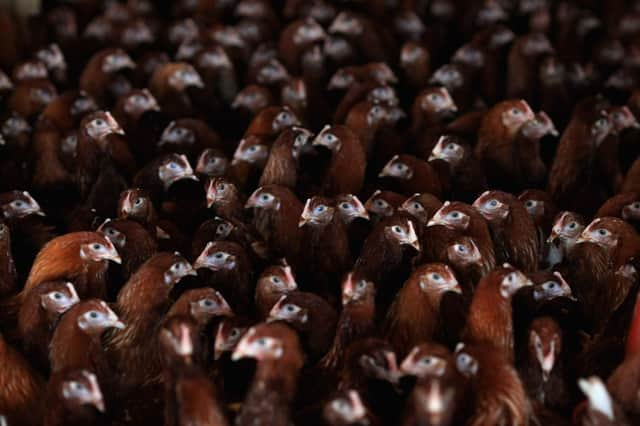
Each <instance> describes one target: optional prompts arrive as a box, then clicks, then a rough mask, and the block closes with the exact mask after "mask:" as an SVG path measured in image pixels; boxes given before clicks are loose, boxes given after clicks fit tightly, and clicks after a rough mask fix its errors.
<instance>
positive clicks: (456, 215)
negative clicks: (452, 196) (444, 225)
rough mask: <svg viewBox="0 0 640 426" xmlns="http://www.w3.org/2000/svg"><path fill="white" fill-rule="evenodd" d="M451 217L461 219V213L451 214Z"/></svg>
mask: <svg viewBox="0 0 640 426" xmlns="http://www.w3.org/2000/svg"><path fill="white" fill-rule="evenodd" d="M449 216H451V218H452V219H458V218H459V217H460V212H451V213H450V214H449Z"/></svg>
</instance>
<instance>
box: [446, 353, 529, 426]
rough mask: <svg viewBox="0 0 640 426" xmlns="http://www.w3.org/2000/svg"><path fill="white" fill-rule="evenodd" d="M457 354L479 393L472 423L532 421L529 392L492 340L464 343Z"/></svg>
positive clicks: (522, 424) (522, 425)
mask: <svg viewBox="0 0 640 426" xmlns="http://www.w3.org/2000/svg"><path fill="white" fill-rule="evenodd" d="M454 356H455V363H456V368H457V369H458V371H459V372H460V373H461V374H462V375H463V376H465V377H467V378H468V379H469V380H470V382H471V390H472V391H473V393H474V395H475V398H474V401H473V405H474V413H473V415H472V417H471V418H470V419H469V421H468V424H469V425H474V426H489V425H498V424H508V425H513V426H526V425H528V424H530V421H531V420H532V414H533V413H532V410H531V405H530V403H529V400H528V398H527V394H526V391H525V389H524V387H523V385H522V382H521V381H520V378H519V377H518V373H517V372H516V370H515V369H514V368H513V367H512V366H511V365H510V361H509V358H507V357H505V356H504V355H503V353H502V351H501V350H500V349H497V348H495V347H494V346H492V345H491V343H487V344H483V345H480V344H474V345H466V344H460V345H458V347H457V348H456V352H455V355H454Z"/></svg>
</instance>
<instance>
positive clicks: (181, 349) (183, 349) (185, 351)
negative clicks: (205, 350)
mask: <svg viewBox="0 0 640 426" xmlns="http://www.w3.org/2000/svg"><path fill="white" fill-rule="evenodd" d="M180 331H181V332H180V341H179V342H178V354H179V355H182V356H191V355H193V342H192V341H191V333H190V332H189V329H188V328H187V326H185V325H181V326H180Z"/></svg>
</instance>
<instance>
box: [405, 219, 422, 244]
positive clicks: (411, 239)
mask: <svg viewBox="0 0 640 426" xmlns="http://www.w3.org/2000/svg"><path fill="white" fill-rule="evenodd" d="M406 244H407V245H409V246H411V247H413V248H414V249H416V251H420V241H419V240H418V236H417V235H416V230H415V228H414V227H413V222H411V221H409V235H407V240H406Z"/></svg>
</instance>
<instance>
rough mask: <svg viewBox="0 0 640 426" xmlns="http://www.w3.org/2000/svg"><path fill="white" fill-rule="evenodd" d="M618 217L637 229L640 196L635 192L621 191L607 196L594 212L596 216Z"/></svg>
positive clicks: (639, 215)
mask: <svg viewBox="0 0 640 426" xmlns="http://www.w3.org/2000/svg"><path fill="white" fill-rule="evenodd" d="M606 216H609V217H618V218H620V219H623V220H626V221H627V222H629V223H631V224H632V225H634V226H635V228H636V230H638V220H639V219H640V197H639V196H638V194H637V193H635V192H623V193H619V194H617V195H614V196H613V197H611V198H609V199H608V200H607V201H606V202H605V203H604V204H603V205H602V206H600V208H599V209H598V211H597V212H596V217H606Z"/></svg>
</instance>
